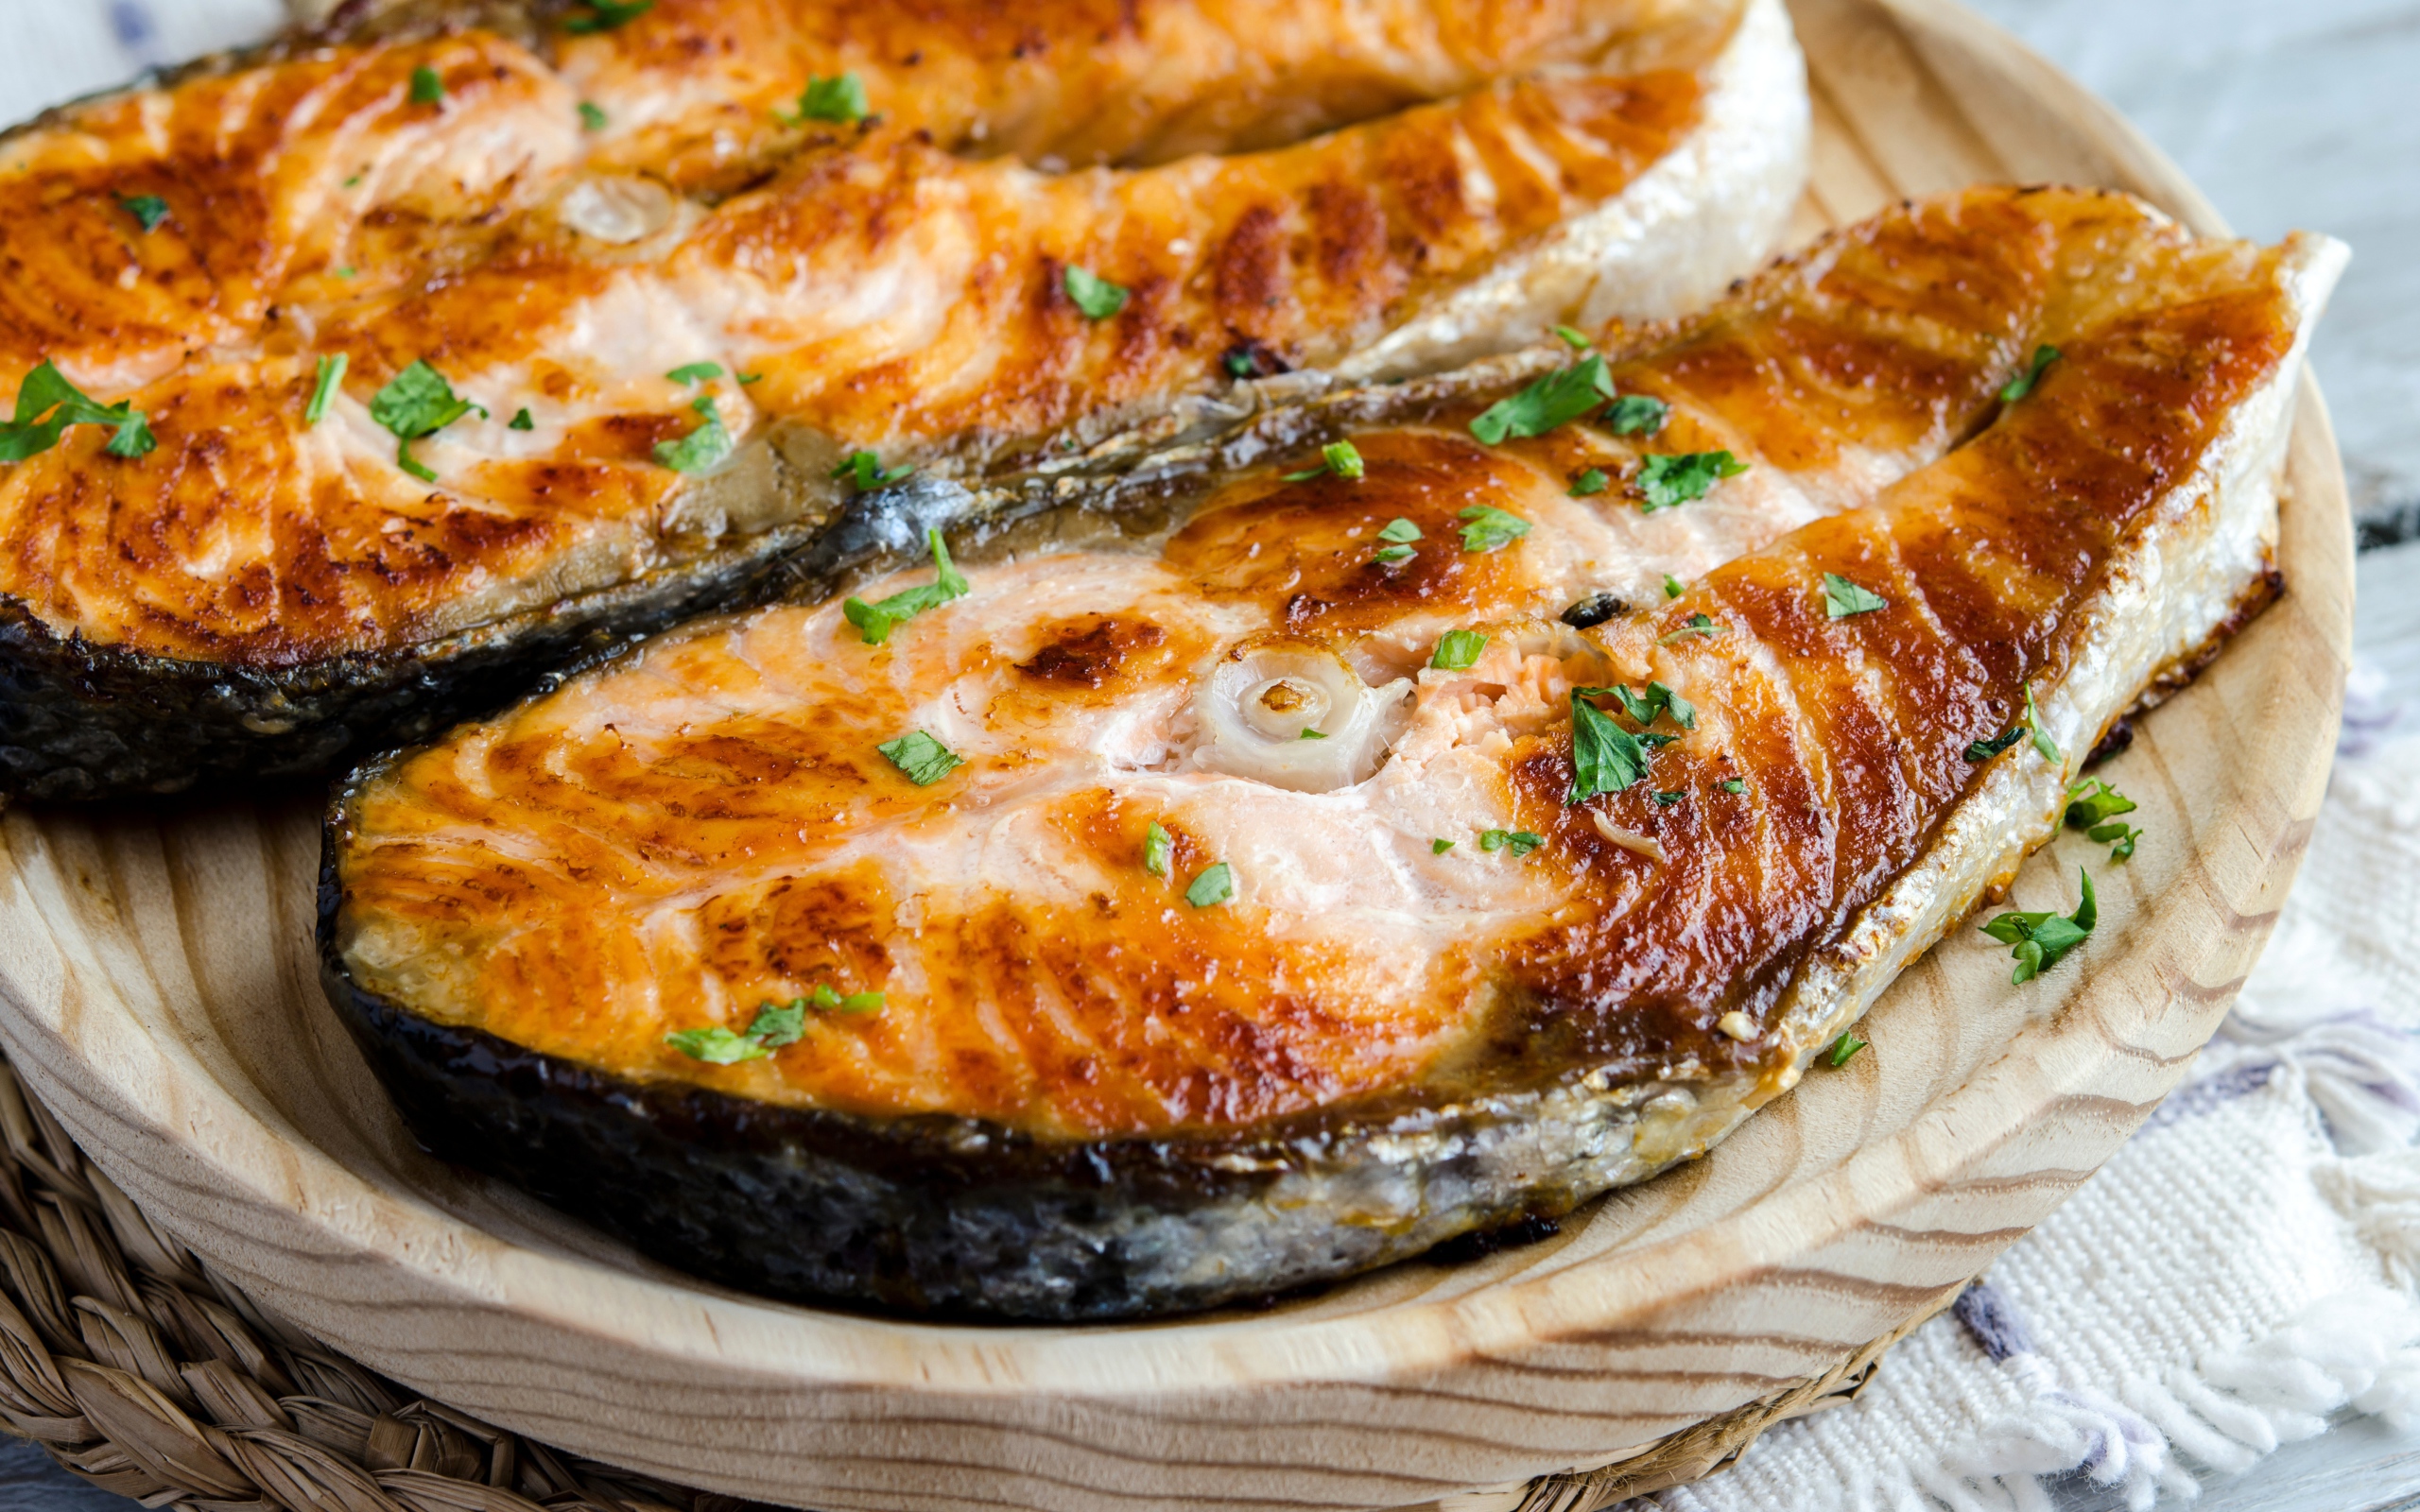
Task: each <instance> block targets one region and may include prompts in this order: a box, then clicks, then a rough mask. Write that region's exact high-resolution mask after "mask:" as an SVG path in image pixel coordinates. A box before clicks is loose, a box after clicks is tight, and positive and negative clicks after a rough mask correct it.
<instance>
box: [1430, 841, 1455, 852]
mask: <svg viewBox="0 0 2420 1512" xmlns="http://www.w3.org/2000/svg"><path fill="white" fill-rule="evenodd" d="M1452 849H1454V842H1453V841H1451V840H1431V841H1429V842H1428V853H1429V854H1430V855H1432V856H1442V855H1443V854H1444V853H1445V852H1446V851H1451V850H1452Z"/></svg>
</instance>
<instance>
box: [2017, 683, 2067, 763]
mask: <svg viewBox="0 0 2420 1512" xmlns="http://www.w3.org/2000/svg"><path fill="white" fill-rule="evenodd" d="M2025 723H2026V728H2027V729H2029V730H2031V731H2032V732H2033V748H2034V749H2035V750H2036V751H2038V752H2040V753H2041V756H2042V759H2043V760H2044V761H2046V762H2050V763H2053V764H2056V763H2058V762H2063V761H2065V760H2066V757H2065V756H2063V755H2061V754H2060V753H2059V743H2058V742H2057V741H2055V740H2052V739H2051V738H2050V732H2049V731H2048V730H2045V729H2043V728H2042V711H2041V710H2039V709H2037V708H2035V707H2034V706H2033V684H2032V683H2031V682H2029V683H2027V684H2026V685H2025Z"/></svg>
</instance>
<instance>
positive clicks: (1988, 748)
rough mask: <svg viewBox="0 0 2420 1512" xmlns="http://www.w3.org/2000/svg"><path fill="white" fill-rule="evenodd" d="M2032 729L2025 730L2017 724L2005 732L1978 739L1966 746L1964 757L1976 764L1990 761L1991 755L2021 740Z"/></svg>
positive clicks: (1993, 755) (1995, 754)
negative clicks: (1986, 738)
mask: <svg viewBox="0 0 2420 1512" xmlns="http://www.w3.org/2000/svg"><path fill="white" fill-rule="evenodd" d="M2031 732H2032V731H2031V730H2027V729H2026V728H2025V727H2024V726H2023V725H2018V726H2016V727H2015V728H2014V729H2012V730H2009V731H2008V732H2007V733H2006V734H2002V735H1994V736H1993V737H1992V738H1991V739H1989V740H1979V741H1977V742H1975V743H1974V744H1973V745H1971V746H1969V747H1966V759H1967V760H1968V761H1970V762H1974V763H1977V764H1978V765H1980V764H1981V763H1983V762H1987V761H1990V760H1991V759H1992V758H1993V757H1995V756H1997V755H1998V754H1999V753H2000V752H2002V751H2004V750H2006V749H2008V748H2009V747H2011V746H2014V745H2015V744H2016V743H2017V742H2018V741H2020V740H2023V739H2024V738H2025V737H2026V736H2027V735H2029V734H2031Z"/></svg>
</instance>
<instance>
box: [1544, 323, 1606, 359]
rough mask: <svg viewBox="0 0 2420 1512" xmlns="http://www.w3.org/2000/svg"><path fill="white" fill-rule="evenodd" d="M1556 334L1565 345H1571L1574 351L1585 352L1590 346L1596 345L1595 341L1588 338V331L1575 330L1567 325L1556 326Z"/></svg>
mask: <svg viewBox="0 0 2420 1512" xmlns="http://www.w3.org/2000/svg"><path fill="white" fill-rule="evenodd" d="M1554 334H1555V337H1556V339H1558V340H1560V341H1561V342H1562V343H1563V344H1564V346H1566V347H1569V348H1570V349H1571V350H1572V351H1574V352H1585V351H1587V350H1588V349H1589V348H1590V347H1592V346H1595V345H1596V343H1595V342H1593V341H1590V340H1589V339H1588V337H1587V335H1586V333H1584V332H1580V331H1574V330H1573V329H1571V327H1569V326H1567V325H1559V326H1556V327H1555V328H1554Z"/></svg>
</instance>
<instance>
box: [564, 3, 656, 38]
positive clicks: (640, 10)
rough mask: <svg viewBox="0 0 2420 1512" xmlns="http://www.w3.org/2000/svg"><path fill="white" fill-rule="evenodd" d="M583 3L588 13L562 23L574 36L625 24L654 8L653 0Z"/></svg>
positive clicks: (608, 29) (611, 28) (607, 29)
mask: <svg viewBox="0 0 2420 1512" xmlns="http://www.w3.org/2000/svg"><path fill="white" fill-rule="evenodd" d="M585 4H586V5H587V7H588V14H586V15H584V16H574V17H572V18H571V19H570V20H569V21H566V22H564V23H563V30H565V31H568V32H570V33H571V34H572V35H574V36H576V37H585V36H588V35H590V34H591V33H593V32H599V31H612V30H613V29H614V27H616V26H629V25H630V24H631V22H633V21H636V20H637V19H638V18H639V17H641V16H643V15H646V14H647V13H648V11H650V10H652V9H655V0H585Z"/></svg>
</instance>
